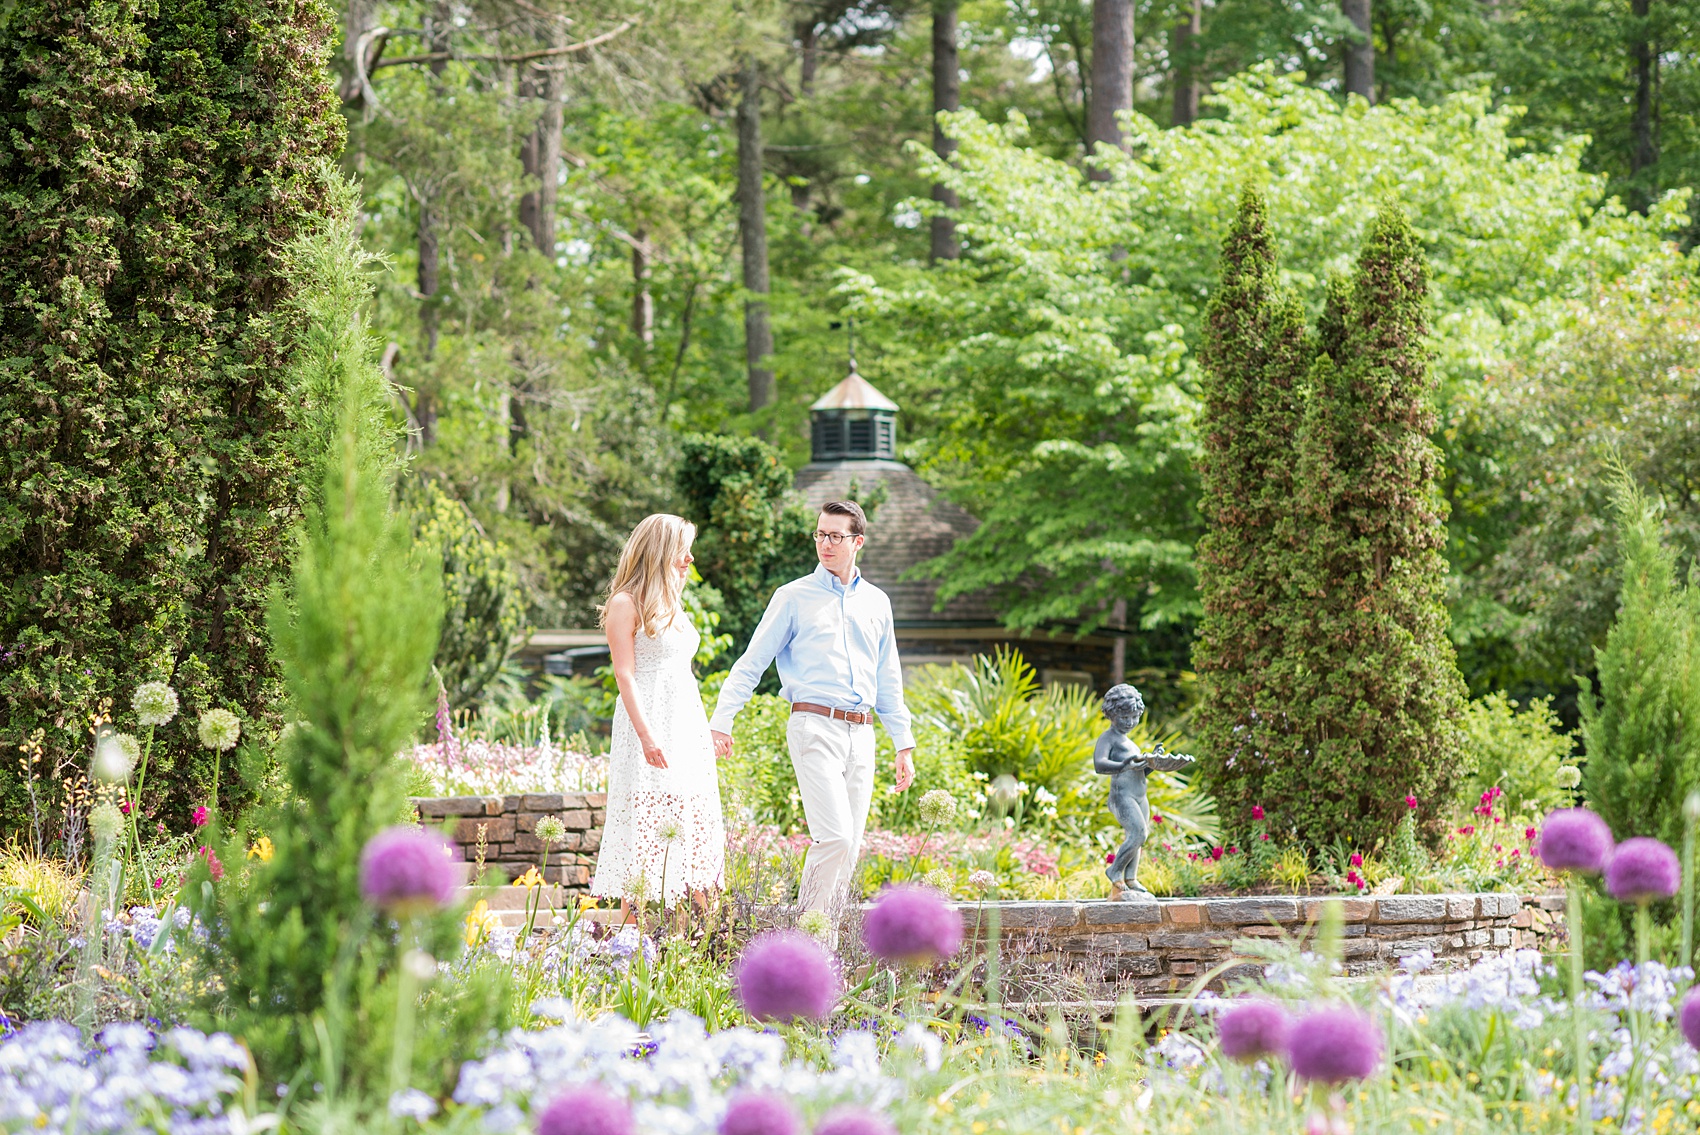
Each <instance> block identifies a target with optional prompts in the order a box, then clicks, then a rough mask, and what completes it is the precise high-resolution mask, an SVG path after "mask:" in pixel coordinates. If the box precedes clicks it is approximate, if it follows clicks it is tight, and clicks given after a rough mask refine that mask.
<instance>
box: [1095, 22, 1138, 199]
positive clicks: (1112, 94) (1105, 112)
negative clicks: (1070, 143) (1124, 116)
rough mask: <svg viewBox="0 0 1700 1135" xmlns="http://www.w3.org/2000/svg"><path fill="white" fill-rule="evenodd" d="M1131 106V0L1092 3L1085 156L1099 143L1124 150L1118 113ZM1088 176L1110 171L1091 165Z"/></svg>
mask: <svg viewBox="0 0 1700 1135" xmlns="http://www.w3.org/2000/svg"><path fill="white" fill-rule="evenodd" d="M1132 109H1133V0H1093V2H1092V91H1091V95H1090V96H1089V98H1088V100H1087V106H1086V149H1087V153H1088V156H1090V155H1091V154H1092V153H1094V152H1096V151H1097V148H1098V143H1100V142H1103V143H1105V144H1106V145H1110V146H1115V147H1116V148H1118V149H1121V150H1125V149H1127V139H1126V137H1125V136H1124V135H1123V134H1122V128H1121V123H1120V122H1119V121H1118V120H1117V116H1118V115H1119V114H1121V113H1122V112H1123V111H1128V110H1132ZM1087 176H1088V177H1090V178H1091V179H1092V180H1094V181H1108V180H1110V172H1109V171H1108V170H1105V169H1099V168H1096V167H1093V168H1091V169H1089V170H1088V171H1087Z"/></svg>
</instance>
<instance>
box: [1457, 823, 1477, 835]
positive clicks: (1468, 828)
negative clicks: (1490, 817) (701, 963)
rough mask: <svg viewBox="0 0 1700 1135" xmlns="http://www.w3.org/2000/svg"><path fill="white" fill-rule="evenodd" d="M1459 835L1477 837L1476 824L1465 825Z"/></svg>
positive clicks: (1460, 829) (1459, 830)
mask: <svg viewBox="0 0 1700 1135" xmlns="http://www.w3.org/2000/svg"><path fill="white" fill-rule="evenodd" d="M1458 834H1459V835H1475V834H1476V825H1475V824H1465V825H1464V826H1463V827H1461V828H1459V829H1458Z"/></svg>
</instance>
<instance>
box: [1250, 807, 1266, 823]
mask: <svg viewBox="0 0 1700 1135" xmlns="http://www.w3.org/2000/svg"><path fill="white" fill-rule="evenodd" d="M1251 818H1252V819H1254V820H1261V819H1263V805H1262V804H1253V805H1252V806H1251Z"/></svg>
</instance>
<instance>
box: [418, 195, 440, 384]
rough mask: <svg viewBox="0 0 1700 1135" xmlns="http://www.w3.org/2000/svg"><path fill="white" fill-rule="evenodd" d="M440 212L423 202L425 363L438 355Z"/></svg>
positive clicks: (421, 287)
mask: <svg viewBox="0 0 1700 1135" xmlns="http://www.w3.org/2000/svg"><path fill="white" fill-rule="evenodd" d="M438 263H439V257H438V248H437V213H436V210H435V209H434V208H433V207H432V202H431V199H430V198H429V197H425V198H421V199H420V200H419V295H420V299H421V303H420V305H419V329H420V331H421V332H422V333H423V335H424V337H425V361H426V362H430V361H431V358H432V356H433V355H435V354H436V353H437V305H436V304H435V303H433V302H432V301H431V297H432V296H434V295H436V294H437V284H438V275H437V272H438Z"/></svg>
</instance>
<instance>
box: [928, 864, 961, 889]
mask: <svg viewBox="0 0 1700 1135" xmlns="http://www.w3.org/2000/svg"><path fill="white" fill-rule="evenodd" d="M921 881H922V882H923V883H925V884H927V886H929V887H931V888H933V889H934V890H935V891H943V892H944V893H945V894H947V895H948V894H949V893H950V889H951V887H952V885H954V884H955V882H956V876H955V875H953V874H951V872H949V871H947V870H945V869H944V868H943V867H935V868H933V869H932V870H931V871H928V872H927V873H926V874H925V875H923V876H922V877H921Z"/></svg>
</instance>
